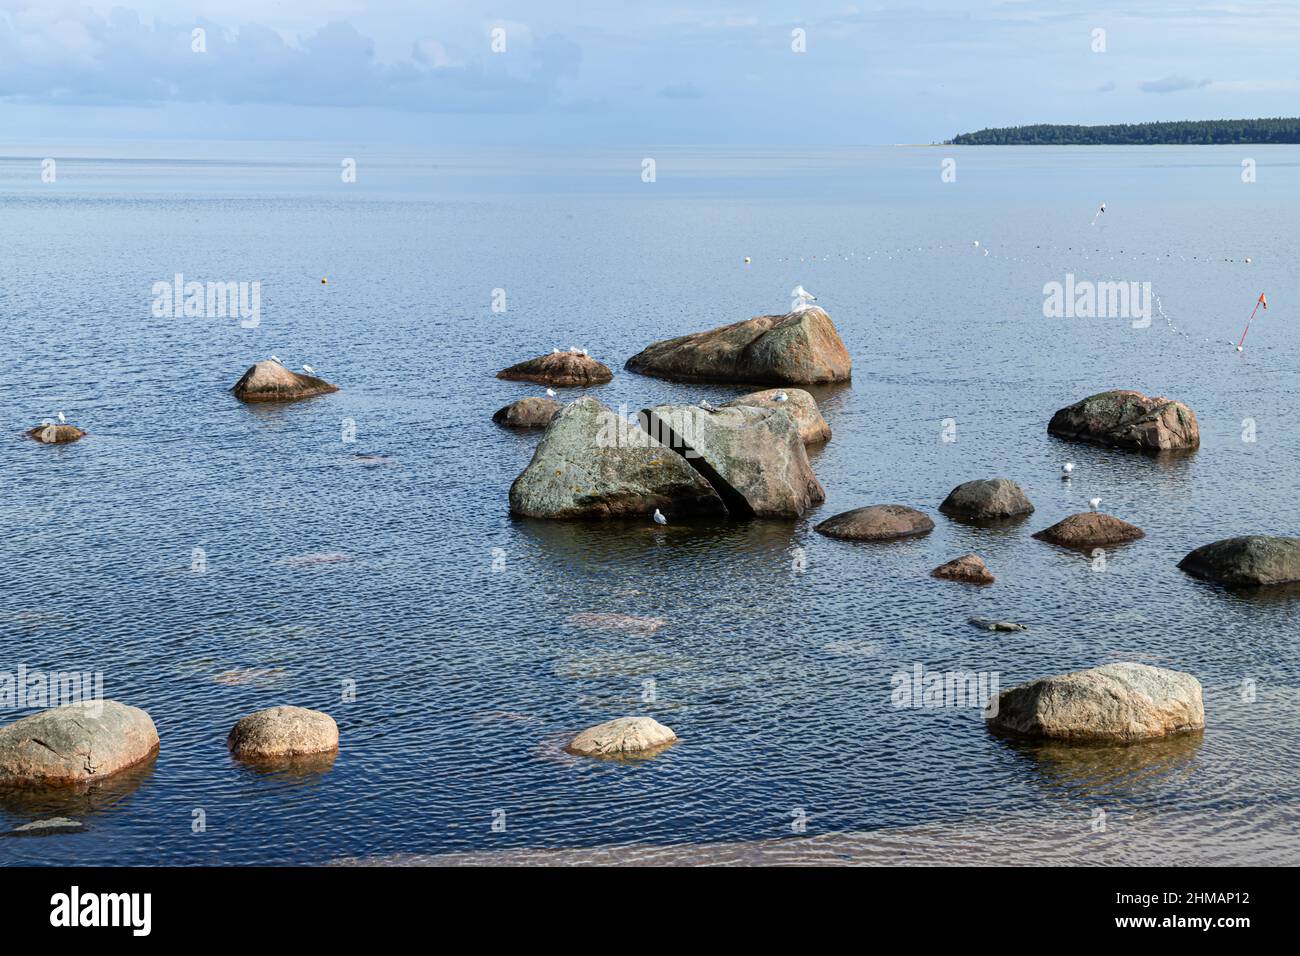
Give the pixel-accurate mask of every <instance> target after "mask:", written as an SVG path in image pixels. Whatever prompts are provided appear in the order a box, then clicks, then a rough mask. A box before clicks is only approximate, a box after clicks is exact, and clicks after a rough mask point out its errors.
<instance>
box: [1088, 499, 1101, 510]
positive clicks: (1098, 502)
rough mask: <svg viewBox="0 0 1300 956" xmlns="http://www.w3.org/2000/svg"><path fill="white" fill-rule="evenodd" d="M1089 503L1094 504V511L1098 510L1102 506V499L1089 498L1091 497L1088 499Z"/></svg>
mask: <svg viewBox="0 0 1300 956" xmlns="http://www.w3.org/2000/svg"><path fill="white" fill-rule="evenodd" d="M1088 504H1090V505H1092V510H1093V511H1096V510H1097V509H1098V508H1100V507H1101V499H1100V498H1089V499H1088Z"/></svg>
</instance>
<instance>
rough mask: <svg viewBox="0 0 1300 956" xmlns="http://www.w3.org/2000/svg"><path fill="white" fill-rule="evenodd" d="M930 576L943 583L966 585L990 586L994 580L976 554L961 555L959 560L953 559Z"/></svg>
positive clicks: (991, 573) (986, 566)
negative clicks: (939, 579) (960, 582)
mask: <svg viewBox="0 0 1300 956" xmlns="http://www.w3.org/2000/svg"><path fill="white" fill-rule="evenodd" d="M930 576H931V577H934V578H942V579H944V580H945V581H964V582H965V583H967V584H992V583H993V582H994V581H995V580H996V578H994V577H993V572H992V571H990V570H989V567H988V565H987V564H985V563H984V559H983V558H981V557H980V556H979V555H978V554H963V555H962V556H961V557H960V558H953V559H952V560H951V561H949V562H948V563H947V564H941V565H939V566H938V567H937V568H935V569H934V570H933V571H931V572H930Z"/></svg>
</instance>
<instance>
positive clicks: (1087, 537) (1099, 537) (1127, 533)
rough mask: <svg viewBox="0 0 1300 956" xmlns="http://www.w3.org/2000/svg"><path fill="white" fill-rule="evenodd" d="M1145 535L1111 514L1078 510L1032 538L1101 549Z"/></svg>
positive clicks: (1071, 546)
mask: <svg viewBox="0 0 1300 956" xmlns="http://www.w3.org/2000/svg"><path fill="white" fill-rule="evenodd" d="M1145 534H1146V532H1144V531H1143V530H1142V529H1141V528H1139V527H1138V526H1137V525H1131V524H1129V523H1128V522H1127V521H1121V520H1120V519H1119V518H1116V517H1115V516H1113V515H1108V514H1103V513H1102V512H1099V511H1081V512H1079V513H1078V514H1075V515H1070V517H1068V518H1065V519H1063V520H1061V521H1058V522H1057V523H1056V524H1054V525H1052V526H1051V527H1050V528H1044V529H1043V530H1042V531H1037V532H1035V533H1034V537H1035V538H1037V539H1038V540H1039V541H1047V542H1049V543H1051V544H1059V545H1061V546H1062V547H1065V548H1104V547H1106V546H1108V545H1112V544H1124V543H1125V542H1128V541H1136V540H1137V539H1138V538H1141V537H1144V536H1145Z"/></svg>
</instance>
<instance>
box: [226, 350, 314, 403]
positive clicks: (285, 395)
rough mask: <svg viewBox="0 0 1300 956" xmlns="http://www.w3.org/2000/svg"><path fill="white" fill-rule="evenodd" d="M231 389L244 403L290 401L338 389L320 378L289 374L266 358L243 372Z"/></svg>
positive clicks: (277, 363)
mask: <svg viewBox="0 0 1300 956" xmlns="http://www.w3.org/2000/svg"><path fill="white" fill-rule="evenodd" d="M230 390H231V391H232V392H234V393H235V397H236V398H238V399H239V400H240V401H244V402H292V401H297V400H298V399H300V398H311V397H312V396H313V395H324V394H326V393H328V392H337V391H338V390H339V387H338V386H337V385H331V384H330V383H329V382H327V381H325V379H323V378H317V377H316V376H315V375H303V374H302V373H300V372H294V371H291V370H290V369H287V368H285V367H284V366H283V365H281V364H280V363H279V362H276V361H273V360H272V359H267V360H266V361H264V362H258V363H257V364H256V365H254V366H253V367H252V368H250V369H249V370H248V371H247V372H245V373H244V375H243V377H242V378H240V380H239V381H238V382H236V383H235V384H234V386H233V387H232V388H231V389H230Z"/></svg>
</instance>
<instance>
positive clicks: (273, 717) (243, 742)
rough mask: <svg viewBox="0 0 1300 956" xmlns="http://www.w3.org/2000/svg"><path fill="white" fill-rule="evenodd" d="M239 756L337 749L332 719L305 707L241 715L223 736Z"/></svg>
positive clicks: (276, 755)
mask: <svg viewBox="0 0 1300 956" xmlns="http://www.w3.org/2000/svg"><path fill="white" fill-rule="evenodd" d="M226 745H227V746H228V747H229V748H230V752H231V753H232V754H234V755H235V756H236V757H239V758H240V759H246V760H267V759H276V758H281V757H301V756H304V755H307V754H321V753H329V752H330V751H333V750H338V749H339V727H338V724H336V723H335V722H334V718H333V717H331V716H330V715H329V714H325V713H322V712H321V711H319V710H308V709H307V708H305V707H269V708H267V709H266V710H259V711H257V712H256V713H253V714H249V715H248V716H247V717H244V718H242V719H241V720H240V721H239V722H238V723H237V724H235V726H234V727H233V728H232V729H231V731H230V736H229V737H227V738H226Z"/></svg>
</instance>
